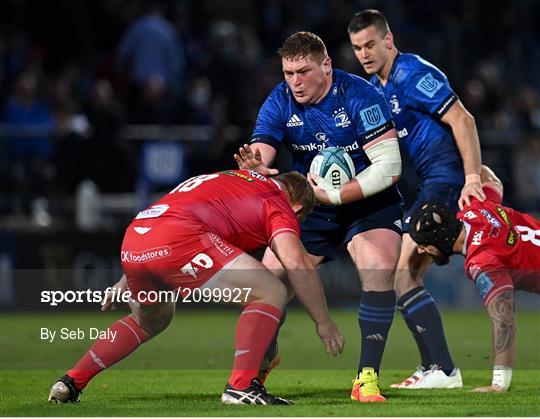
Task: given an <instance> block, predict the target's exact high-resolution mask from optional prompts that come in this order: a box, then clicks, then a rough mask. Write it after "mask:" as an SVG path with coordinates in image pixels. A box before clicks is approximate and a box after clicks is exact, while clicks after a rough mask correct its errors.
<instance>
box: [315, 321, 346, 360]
mask: <svg viewBox="0 0 540 419" xmlns="http://www.w3.org/2000/svg"><path fill="white" fill-rule="evenodd" d="M317 334H318V335H319V337H320V338H321V340H322V341H323V343H324V346H325V347H326V353H327V354H328V355H332V356H337V355H338V353H341V352H343V347H344V346H345V339H344V338H343V335H342V334H341V332H340V331H339V329H338V327H337V326H336V325H335V323H334V322H333V321H332V320H328V321H325V322H320V323H317Z"/></svg>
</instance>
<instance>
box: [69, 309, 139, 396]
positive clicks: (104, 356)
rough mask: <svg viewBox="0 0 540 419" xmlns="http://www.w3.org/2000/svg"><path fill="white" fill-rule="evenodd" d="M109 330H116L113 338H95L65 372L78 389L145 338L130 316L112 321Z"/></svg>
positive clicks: (135, 347)
mask: <svg viewBox="0 0 540 419" xmlns="http://www.w3.org/2000/svg"><path fill="white" fill-rule="evenodd" d="M109 330H110V331H111V332H116V335H115V337H114V340H112V339H98V340H96V341H95V342H94V344H93V345H92V347H91V348H90V349H89V350H88V352H86V353H85V354H84V355H83V357H82V358H81V359H80V360H79V362H77V364H76V365H75V366H74V367H73V369H71V370H69V371H68V372H67V375H69V376H70V377H71V378H73V380H74V381H75V387H77V389H78V390H82V389H83V388H85V387H86V385H87V384H88V382H89V381H90V380H91V379H92V377H94V376H95V375H96V374H97V373H99V372H101V371H103V370H104V369H105V368H109V367H110V366H111V365H114V364H116V363H117V362H118V361H120V360H122V359H124V358H125V357H126V356H128V355H129V354H130V353H131V352H133V351H134V350H135V349H137V348H138V347H139V345H141V344H143V343H144V341H145V340H146V335H145V333H144V332H143V330H142V329H141V327H140V326H139V324H138V323H137V322H136V321H135V319H134V318H133V317H131V316H127V317H124V318H123V319H120V320H118V321H117V322H115V323H113V324H112V325H111V326H109Z"/></svg>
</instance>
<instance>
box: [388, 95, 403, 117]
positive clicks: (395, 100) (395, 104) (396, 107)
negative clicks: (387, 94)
mask: <svg viewBox="0 0 540 419" xmlns="http://www.w3.org/2000/svg"><path fill="white" fill-rule="evenodd" d="M390 106H391V107H392V113H395V114H398V113H400V112H401V108H400V107H399V101H398V98H397V96H396V95H392V97H391V98H390Z"/></svg>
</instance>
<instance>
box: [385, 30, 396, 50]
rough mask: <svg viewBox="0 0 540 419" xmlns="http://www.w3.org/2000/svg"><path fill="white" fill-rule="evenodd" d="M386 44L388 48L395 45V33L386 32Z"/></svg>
mask: <svg viewBox="0 0 540 419" xmlns="http://www.w3.org/2000/svg"><path fill="white" fill-rule="evenodd" d="M384 46H385V47H386V48H388V49H392V48H393V47H394V35H393V34H392V32H386V35H384Z"/></svg>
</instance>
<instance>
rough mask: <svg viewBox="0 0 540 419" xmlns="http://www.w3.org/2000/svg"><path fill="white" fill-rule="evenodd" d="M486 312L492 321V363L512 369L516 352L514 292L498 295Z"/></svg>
mask: <svg viewBox="0 0 540 419" xmlns="http://www.w3.org/2000/svg"><path fill="white" fill-rule="evenodd" d="M487 310H488V313H489V316H490V317H491V320H492V321H493V362H494V364H495V365H504V366H506V367H510V368H512V367H513V366H514V357H515V352H516V344H515V337H516V323H515V321H514V292H513V291H511V290H509V291H504V292H502V293H500V294H499V295H497V296H496V297H494V298H493V299H492V300H491V301H490V302H489V304H488V306H487Z"/></svg>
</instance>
